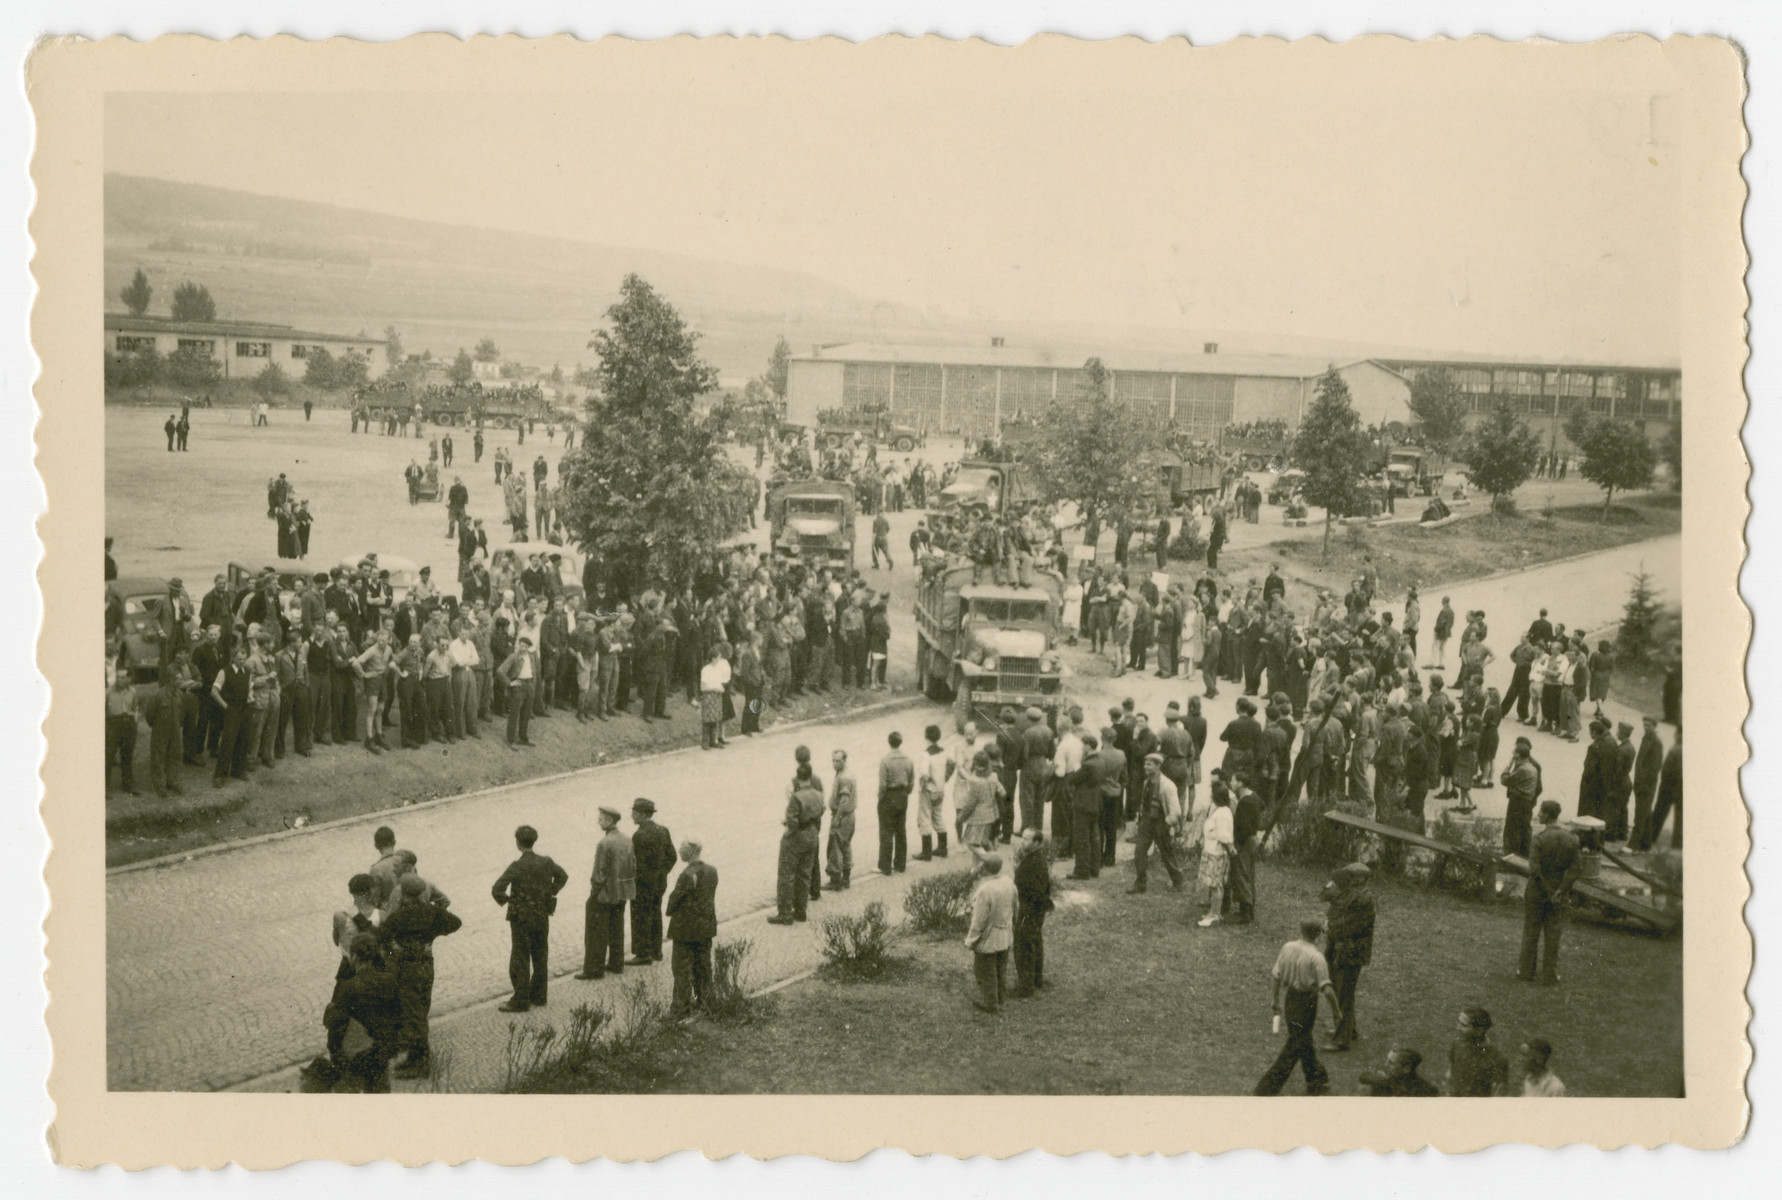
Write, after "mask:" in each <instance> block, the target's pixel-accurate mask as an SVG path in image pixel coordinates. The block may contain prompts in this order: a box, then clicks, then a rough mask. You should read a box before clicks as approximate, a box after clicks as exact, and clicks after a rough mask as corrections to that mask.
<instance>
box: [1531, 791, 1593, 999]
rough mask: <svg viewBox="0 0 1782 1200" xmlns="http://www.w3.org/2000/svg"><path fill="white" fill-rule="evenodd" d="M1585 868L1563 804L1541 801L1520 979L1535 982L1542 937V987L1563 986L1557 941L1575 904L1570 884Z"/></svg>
mask: <svg viewBox="0 0 1782 1200" xmlns="http://www.w3.org/2000/svg"><path fill="white" fill-rule="evenodd" d="M1583 869H1584V862H1583V858H1582V856H1581V855H1580V854H1579V852H1578V839H1577V838H1576V837H1574V836H1573V835H1572V834H1571V833H1569V832H1567V831H1566V830H1564V829H1561V828H1560V827H1559V801H1557V800H1543V801H1541V831H1540V832H1539V833H1537V834H1536V835H1535V837H1534V841H1533V842H1532V843H1531V844H1530V846H1529V852H1528V890H1527V891H1526V892H1525V893H1523V915H1522V961H1521V963H1520V965H1519V968H1518V970H1517V972H1516V977H1517V978H1518V979H1523V980H1527V981H1530V982H1532V981H1533V980H1534V978H1535V951H1536V950H1537V949H1539V948H1540V944H1541V940H1542V938H1543V936H1544V937H1545V939H1546V943H1547V946H1546V953H1545V954H1544V955H1543V956H1542V961H1541V975H1540V980H1541V982H1542V983H1547V984H1553V983H1558V982H1559V937H1560V934H1562V933H1563V932H1565V922H1566V917H1567V915H1568V911H1569V909H1570V908H1571V903H1572V896H1571V892H1572V884H1573V883H1574V882H1575V881H1576V880H1577V878H1578V875H1579V873H1580V872H1581V871H1582V870H1583Z"/></svg>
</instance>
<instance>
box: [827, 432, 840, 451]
mask: <svg viewBox="0 0 1782 1200" xmlns="http://www.w3.org/2000/svg"><path fill="white" fill-rule="evenodd" d="M823 444H824V445H825V446H828V447H829V448H830V449H831V450H840V449H841V444H842V438H841V434H839V433H832V434H830V435H829V436H828V437H826V438H824V439H823Z"/></svg>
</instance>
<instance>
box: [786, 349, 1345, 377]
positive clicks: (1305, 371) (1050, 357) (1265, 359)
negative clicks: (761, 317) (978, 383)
mask: <svg viewBox="0 0 1782 1200" xmlns="http://www.w3.org/2000/svg"><path fill="white" fill-rule="evenodd" d="M1094 354H1095V352H1094V351H1092V350H1075V349H1056V348H1050V347H1035V346H940V345H908V344H905V345H897V344H892V343H889V342H850V343H847V344H845V345H840V346H826V347H824V348H823V350H822V351H820V352H819V353H817V354H794V355H793V356H792V359H793V361H794V362H860V363H932V364H939V365H944V366H949V367H1040V368H1046V369H1058V370H1077V369H1079V368H1081V367H1082V365H1083V363H1084V361H1086V360H1087V359H1088V358H1090V357H1091V356H1092V355H1094ZM1099 357H1100V358H1101V361H1102V364H1103V365H1104V366H1106V367H1107V368H1108V369H1109V370H1111V371H1116V372H1118V371H1158V372H1163V373H1166V374H1182V375H1252V376H1254V375H1262V376H1274V377H1279V378H1285V379H1316V378H1317V377H1318V376H1320V375H1322V374H1324V372H1325V371H1327V370H1329V369H1330V368H1331V366H1333V365H1335V366H1337V367H1349V366H1353V365H1354V364H1356V363H1358V362H1367V361H1371V360H1368V359H1365V358H1360V357H1355V356H1350V357H1345V358H1334V359H1333V358H1313V357H1310V356H1306V355H1291V354H1195V353H1191V352H1181V351H1137V352H1134V351H1122V352H1118V353H1114V354H1102V355H1100V356H1099Z"/></svg>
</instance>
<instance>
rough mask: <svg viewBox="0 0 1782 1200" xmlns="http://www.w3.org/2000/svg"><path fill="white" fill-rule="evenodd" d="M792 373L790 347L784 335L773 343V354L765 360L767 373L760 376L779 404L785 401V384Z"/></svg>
mask: <svg viewBox="0 0 1782 1200" xmlns="http://www.w3.org/2000/svg"><path fill="white" fill-rule="evenodd" d="M791 375H792V347H791V346H789V345H787V344H786V339H785V337H784V336H782V337H781V338H780V340H779V341H777V342H775V343H774V344H773V355H772V357H770V358H769V359H768V360H767V373H766V374H765V375H763V376H762V377H761V379H762V382H764V383H766V384H767V390H768V391H770V392H772V393H773V398H774V399H775V400H777V401H779V402H780V403H781V404H784V403H785V402H786V386H787V383H788V381H789V380H790V378H791Z"/></svg>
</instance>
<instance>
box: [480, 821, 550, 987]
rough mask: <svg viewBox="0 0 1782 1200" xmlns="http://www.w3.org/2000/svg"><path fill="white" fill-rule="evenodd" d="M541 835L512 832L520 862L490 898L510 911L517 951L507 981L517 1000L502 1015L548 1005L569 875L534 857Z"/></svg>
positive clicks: (510, 959)
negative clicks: (556, 923) (558, 916)
mask: <svg viewBox="0 0 1782 1200" xmlns="http://www.w3.org/2000/svg"><path fill="white" fill-rule="evenodd" d="M537 843H538V830H536V829H534V828H532V826H530V825H522V826H520V827H519V828H518V829H516V830H514V844H515V845H516V846H518V847H519V850H520V857H519V858H517V859H515V860H514V861H513V862H511V863H509V864H508V867H507V870H505V871H503V872H502V873H501V878H499V879H497V880H496V881H495V886H494V888H493V889H492V891H491V894H492V895H493V896H494V897H495V903H497V904H500V905H502V906H504V907H505V908H506V909H507V921H508V931H509V933H510V935H511V937H512V939H513V949H512V951H511V952H510V953H509V955H508V960H507V977H508V979H509V980H511V981H512V982H513V985H514V994H513V996H512V998H510V999H509V1000H508V1002H507V1003H506V1004H503V1005H502V1006H501V1011H502V1012H525V1011H526V1010H527V1009H528V1008H530V1007H532V1006H533V1005H534V1004H537V1005H540V1006H542V1005H543V1004H544V1003H545V997H546V989H547V987H548V985H549V983H550V978H551V977H550V951H551V914H552V913H554V912H556V911H557V893H558V892H560V891H562V890H563V885H564V884H566V883H568V882H569V872H567V871H565V870H564V869H563V868H562V867H560V866H558V865H557V864H556V863H555V862H552V861H551V860H550V859H549V858H546V857H545V856H544V855H542V854H537V853H534V851H533V849H532V847H533V846H535V845H537Z"/></svg>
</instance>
